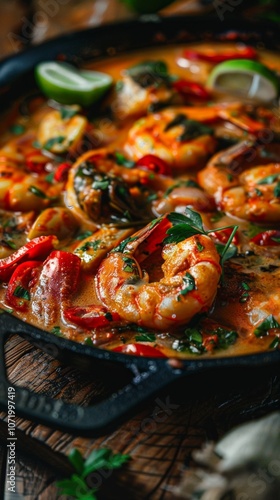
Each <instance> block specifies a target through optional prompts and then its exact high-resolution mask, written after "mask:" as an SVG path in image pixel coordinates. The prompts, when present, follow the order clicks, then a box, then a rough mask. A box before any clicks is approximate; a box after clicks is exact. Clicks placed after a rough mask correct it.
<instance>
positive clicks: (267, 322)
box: [254, 314, 280, 337]
mask: <svg viewBox="0 0 280 500" xmlns="http://www.w3.org/2000/svg"><path fill="white" fill-rule="evenodd" d="M271 328H280V324H279V323H278V321H277V320H276V319H275V318H274V316H273V315H272V314H270V315H269V316H267V317H266V318H265V319H264V320H263V322H262V323H261V324H260V325H259V326H258V327H257V328H256V329H255V330H254V334H255V335H256V337H265V336H266V335H268V334H269V331H268V330H270V329H271Z"/></svg>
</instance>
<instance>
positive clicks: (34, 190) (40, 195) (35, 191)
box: [28, 186, 48, 199]
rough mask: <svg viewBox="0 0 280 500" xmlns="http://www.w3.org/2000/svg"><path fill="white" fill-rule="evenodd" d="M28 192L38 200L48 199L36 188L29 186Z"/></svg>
mask: <svg viewBox="0 0 280 500" xmlns="http://www.w3.org/2000/svg"><path fill="white" fill-rule="evenodd" d="M28 191H30V193H32V194H34V195H35V196H38V198H42V199H46V198H48V197H47V195H46V194H45V193H44V192H43V191H41V189H39V188H37V186H29V188H28Z"/></svg>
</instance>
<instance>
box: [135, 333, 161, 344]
mask: <svg viewBox="0 0 280 500" xmlns="http://www.w3.org/2000/svg"><path fill="white" fill-rule="evenodd" d="M135 340H136V341H137V342H155V341H156V336H155V334H154V333H142V335H136V336H135Z"/></svg>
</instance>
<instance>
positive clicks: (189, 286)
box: [177, 273, 195, 300]
mask: <svg viewBox="0 0 280 500" xmlns="http://www.w3.org/2000/svg"><path fill="white" fill-rule="evenodd" d="M183 284H184V288H182V290H181V291H180V293H179V295H178V297H177V300H180V295H187V294H188V293H189V292H191V291H192V290H195V279H194V277H193V276H192V275H191V274H190V273H186V274H185V276H183Z"/></svg>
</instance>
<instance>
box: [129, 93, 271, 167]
mask: <svg viewBox="0 0 280 500" xmlns="http://www.w3.org/2000/svg"><path fill="white" fill-rule="evenodd" d="M249 111H250V109H247V108H246V106H244V105H243V104H242V103H239V102H235V103H228V104H219V105H215V106H196V107H182V106H179V107H173V108H172V107H170V108H166V109H165V110H164V111H161V112H158V113H154V114H150V115H148V116H147V117H145V118H141V119H140V120H138V121H136V122H135V123H134V125H132V127H131V129H130V130H129V132H128V137H127V140H126V143H125V147H124V148H125V151H126V152H127V154H128V155H129V156H130V157H131V158H132V159H134V160H138V159H140V158H141V157H142V156H144V155H146V154H150V153H152V154H155V155H156V156H159V157H160V158H162V159H163V160H165V161H166V162H167V163H168V164H169V165H170V166H172V167H173V168H175V169H178V170H184V169H189V168H193V167H196V168H198V167H202V166H204V164H205V162H206V160H207V158H208V157H209V156H210V155H212V154H213V153H214V152H215V150H216V146H217V140H216V137H218V136H219V132H218V128H217V126H219V124H221V123H223V124H228V123H230V124H231V127H232V128H233V130H235V129H236V130H237V132H236V136H237V137H240V130H239V129H241V130H242V131H243V135H244V131H245V133H246V134H247V135H248V133H249V134H250V136H251V137H253V138H254V137H255V136H256V135H258V134H261V133H262V131H263V130H264V129H265V125H264V123H263V122H262V121H259V120H255V119H252V118H251V117H250V116H249V114H248V112H249ZM212 123H214V124H215V131H214V128H212V127H210V126H208V125H209V124H212ZM270 123H271V124H272V123H273V122H272V118H271V120H270ZM214 132H215V133H214Z"/></svg>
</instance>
